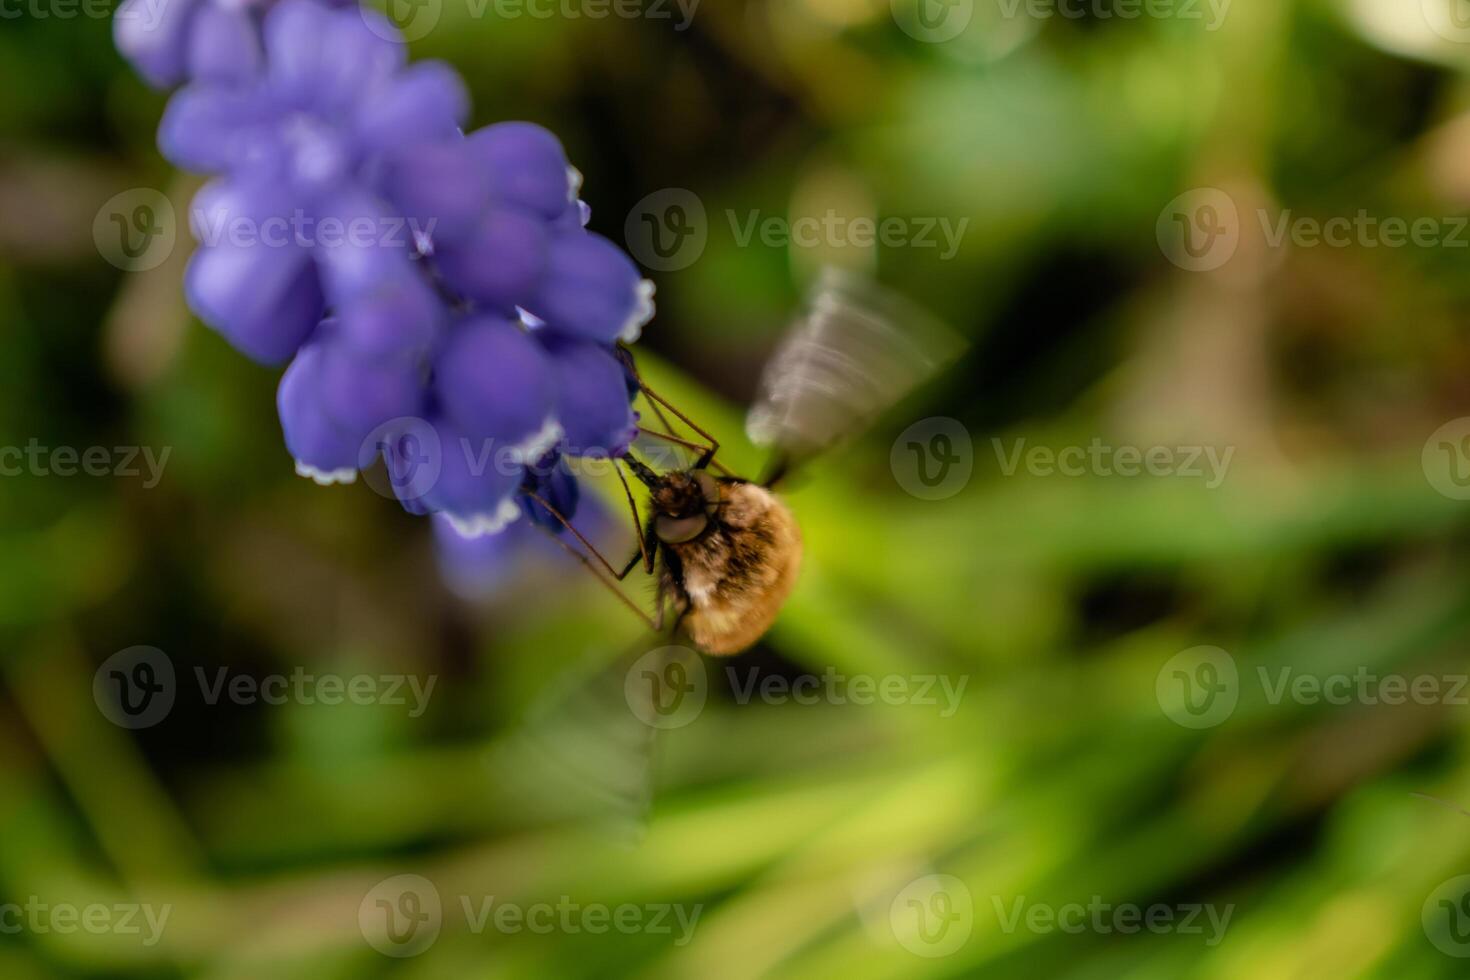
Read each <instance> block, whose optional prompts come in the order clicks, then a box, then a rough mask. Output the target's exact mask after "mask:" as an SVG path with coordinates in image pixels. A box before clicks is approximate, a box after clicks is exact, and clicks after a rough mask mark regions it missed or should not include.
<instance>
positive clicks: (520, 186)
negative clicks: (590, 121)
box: [468, 122, 582, 220]
mask: <svg viewBox="0 0 1470 980" xmlns="http://www.w3.org/2000/svg"><path fill="white" fill-rule="evenodd" d="M468 141H469V145H470V147H471V149H472V150H473V152H474V154H475V158H476V159H477V160H478V161H479V162H480V165H481V166H482V167H483V168H484V171H485V173H486V175H487V176H488V179H489V181H490V194H491V197H492V198H493V199H494V200H495V201H496V202H497V203H499V204H501V205H504V206H509V207H516V208H522V209H525V210H527V211H530V212H532V213H534V214H538V215H540V216H541V217H543V218H546V219H548V220H553V219H556V218H559V217H561V216H562V215H563V214H565V213H566V212H567V211H568V209H573V210H575V205H576V201H577V191H578V189H579V188H580V187H581V183H582V177H581V175H580V174H578V173H577V172H576V171H575V170H574V169H572V165H571V164H570V163H568V162H567V156H566V152H565V151H564V150H563V149H562V146H561V141H560V140H558V139H557V138H556V137H555V136H553V135H552V134H551V133H550V132H549V131H548V130H545V129H543V128H541V127H540V126H537V125H535V124H534V123H528V122H503V123H496V124H495V125H493V126H486V127H485V128H484V129H479V130H476V131H475V132H473V133H471V134H470V135H469V138H468ZM579 216H580V215H579Z"/></svg>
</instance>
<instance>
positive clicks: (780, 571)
mask: <svg viewBox="0 0 1470 980" xmlns="http://www.w3.org/2000/svg"><path fill="white" fill-rule="evenodd" d="M652 498H653V505H654V508H655V511H656V512H655V514H654V516H653V517H652V518H651V519H650V520H649V525H648V529H649V531H650V532H651V537H652V538H653V539H654V540H656V541H657V542H658V544H657V548H658V554H659V559H660V569H659V594H660V597H661V598H662V597H663V596H667V597H669V598H670V599H671V600H672V602H673V605H674V609H675V612H676V613H677V614H678V620H677V621H678V622H679V623H680V624H681V625H682V626H683V628H684V629H685V630H686V631H687V632H688V634H689V638H690V639H691V640H693V641H694V643H695V644H696V645H697V646H698V647H699V648H700V649H702V650H704V651H705V652H706V653H711V654H734V653H739V652H740V651H742V650H744V649H746V648H747V647H749V646H751V645H752V644H754V643H755V642H756V641H757V640H759V639H760V638H761V637H762V636H763V635H764V634H765V632H766V630H768V629H770V627H771V624H772V623H773V622H775V620H776V616H777V614H778V613H780V611H781V607H782V605H784V604H785V602H786V599H787V597H788V596H789V595H790V594H791V589H792V587H793V586H795V584H796V577H797V573H798V571H799V570H800V568H801V529H800V528H799V527H798V525H797V523H796V518H795V517H794V516H793V515H792V513H791V510H790V508H788V507H787V506H786V504H785V503H784V502H782V501H781V499H780V498H779V497H777V496H776V495H775V494H774V493H772V492H771V491H770V490H767V489H766V488H765V487H762V486H759V485H758V484H754V483H750V482H748V481H746V480H740V479H736V478H734V477H726V478H722V479H717V478H716V477H714V476H712V475H710V474H709V473H708V472H706V471H704V470H693V471H685V472H680V473H673V474H670V475H668V476H665V477H662V478H660V480H659V483H658V485H657V486H655V487H654V489H653V491H652Z"/></svg>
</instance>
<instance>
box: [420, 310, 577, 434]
mask: <svg viewBox="0 0 1470 980" xmlns="http://www.w3.org/2000/svg"><path fill="white" fill-rule="evenodd" d="M451 334H452V335H451V337H450V338H449V340H448V342H447V343H445V345H444V347H443V349H442V350H441V351H440V352H439V356H438V358H437V359H436V361H435V368H434V392H435V394H436V395H437V396H438V403H439V405H440V406H441V407H442V408H443V409H444V412H445V414H446V415H447V416H448V417H449V419H451V420H452V421H453V423H454V425H455V426H456V427H457V428H458V429H460V430H461V431H462V432H464V433H465V434H466V435H468V436H471V437H474V438H476V439H480V440H491V441H493V442H494V448H495V449H496V450H504V451H505V452H506V453H507V454H508V455H509V457H510V458H511V459H513V460H515V461H516V462H521V463H524V462H525V461H527V460H536V459H539V458H540V457H541V456H542V455H543V454H544V453H545V452H546V451H547V450H548V449H550V448H551V447H552V446H554V445H556V443H557V441H558V440H559V439H560V438H561V432H562V430H561V425H560V424H559V423H558V422H557V420H556V417H555V414H554V412H555V408H556V382H555V380H554V378H553V377H552V373H551V367H550V364H549V363H548V362H547V358H546V355H545V354H544V353H543V352H542V350H541V348H540V347H539V346H538V345H537V344H536V342H535V341H533V340H532V339H531V338H530V337H528V336H527V335H526V334H525V332H524V331H522V330H521V329H520V327H519V326H518V325H517V324H516V323H514V322H513V321H510V320H502V319H499V318H496V317H491V316H481V317H476V318H475V319H473V320H468V321H465V322H463V323H461V324H458V325H457V326H455V327H454V328H453V330H452V331H451Z"/></svg>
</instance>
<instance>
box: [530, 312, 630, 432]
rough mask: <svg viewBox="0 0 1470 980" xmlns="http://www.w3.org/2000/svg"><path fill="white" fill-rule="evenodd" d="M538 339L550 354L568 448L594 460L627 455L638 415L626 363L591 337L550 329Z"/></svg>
mask: <svg viewBox="0 0 1470 980" xmlns="http://www.w3.org/2000/svg"><path fill="white" fill-rule="evenodd" d="M536 339H537V340H539V341H540V342H541V345H542V346H543V347H544V348H545V350H546V352H547V354H548V355H549V356H550V357H551V365H552V371H553V373H554V374H555V377H556V390H557V404H556V416H557V418H558V419H560V420H561V423H562V427H563V428H564V429H565V430H566V433H565V436H564V437H563V440H562V446H563V447H564V451H565V452H567V453H568V454H570V455H573V456H586V457H590V458H593V459H605V458H607V457H609V456H612V457H617V456H622V455H623V454H625V453H626V452H627V451H628V447H629V446H630V445H632V443H633V440H634V439H635V438H637V436H638V420H637V417H636V416H635V415H634V414H633V407H632V405H631V404H630V403H629V393H628V384H627V375H626V374H625V372H624V368H623V365H622V364H621V363H620V362H619V361H618V359H617V358H616V357H614V356H613V354H612V352H611V351H609V350H608V349H607V348H605V347H603V346H602V345H600V344H595V343H593V342H591V341H590V340H578V339H576V338H575V337H566V336H563V335H559V334H556V333H554V332H552V331H546V330H542V331H538V332H537V333H536Z"/></svg>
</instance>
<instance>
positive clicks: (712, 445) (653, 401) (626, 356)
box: [618, 346, 720, 470]
mask: <svg viewBox="0 0 1470 980" xmlns="http://www.w3.org/2000/svg"><path fill="white" fill-rule="evenodd" d="M618 350H619V351H621V352H622V357H623V363H624V364H626V365H627V366H628V370H629V371H631V372H633V378H634V380H635V381H637V382H638V388H639V390H641V391H642V392H643V397H645V398H647V399H648V402H649V404H650V405H654V406H658V405H662V406H663V407H664V408H667V409H668V410H669V411H670V412H671V413H673V416H674V417H675V418H676V419H678V420H679V421H680V422H683V423H684V424H685V425H687V426H689V428H691V429H693V430H694V432H695V434H697V435H699V436H700V437H701V438H703V439H704V440H705V441H706V442H708V443H709V445H708V446H707V447H705V449H704V452H703V454H702V455H701V456H700V457H699V461H698V462H697V463H695V464H694V469H696V470H702V469H704V468H705V467H707V466H708V465H709V464H710V461H711V460H713V459H714V458H715V453H717V452H719V451H720V442H719V440H718V439H716V438H715V437H714V436H712V435H711V434H710V433H708V432H706V431H705V430H704V429H702V428H700V427H699V426H698V425H695V424H694V420H693V419H691V418H690V417H689V416H687V415H685V414H684V413H683V412H681V411H679V410H678V409H677V408H675V407H674V406H673V404H672V403H671V402H670V401H669V400H668V399H667V398H665V397H663V396H662V395H660V394H659V393H658V392H656V391H654V390H653V389H652V388H650V387H648V382H646V381H644V380H643V375H641V374H639V373H638V365H637V364H636V363H634V361H633V352H632V351H630V350H628V349H627V348H626V347H622V346H619V347H618ZM658 414H659V417H660V418H662V416H663V413H662V412H659V413H658ZM665 421H667V420H665Z"/></svg>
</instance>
